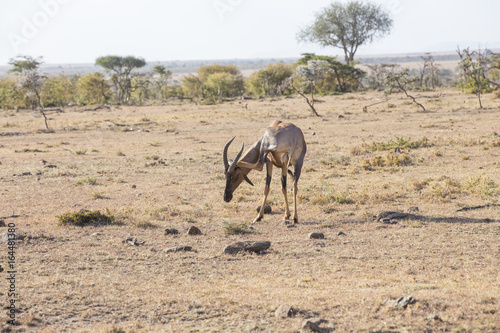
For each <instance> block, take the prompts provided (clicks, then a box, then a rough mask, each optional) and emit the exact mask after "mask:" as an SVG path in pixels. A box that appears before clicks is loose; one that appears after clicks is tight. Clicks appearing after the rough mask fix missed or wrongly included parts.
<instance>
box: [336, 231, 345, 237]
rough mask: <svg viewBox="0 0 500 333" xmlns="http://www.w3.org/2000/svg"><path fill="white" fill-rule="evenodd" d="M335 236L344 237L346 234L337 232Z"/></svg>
mask: <svg viewBox="0 0 500 333" xmlns="http://www.w3.org/2000/svg"><path fill="white" fill-rule="evenodd" d="M337 236H346V234H345V233H344V232H343V231H339V233H338V234H337Z"/></svg>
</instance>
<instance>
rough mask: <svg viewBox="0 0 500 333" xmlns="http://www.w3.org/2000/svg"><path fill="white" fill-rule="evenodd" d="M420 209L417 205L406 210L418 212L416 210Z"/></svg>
mask: <svg viewBox="0 0 500 333" xmlns="http://www.w3.org/2000/svg"><path fill="white" fill-rule="evenodd" d="M418 211H419V209H418V207H417V206H413V207H409V208H408V209H407V210H406V212H407V213H416V212H418Z"/></svg>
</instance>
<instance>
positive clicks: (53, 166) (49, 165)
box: [43, 164, 57, 169]
mask: <svg viewBox="0 0 500 333" xmlns="http://www.w3.org/2000/svg"><path fill="white" fill-rule="evenodd" d="M43 167H44V168H50V169H53V168H57V165H55V164H47V165H44V166H43Z"/></svg>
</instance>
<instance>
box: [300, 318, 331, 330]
mask: <svg viewBox="0 0 500 333" xmlns="http://www.w3.org/2000/svg"><path fill="white" fill-rule="evenodd" d="M326 322H327V321H326V320H324V319H319V318H310V319H306V320H304V322H303V323H302V328H301V330H300V332H303V333H311V332H313V333H322V332H325V331H326V330H324V329H322V328H321V327H319V325H321V324H322V323H326Z"/></svg>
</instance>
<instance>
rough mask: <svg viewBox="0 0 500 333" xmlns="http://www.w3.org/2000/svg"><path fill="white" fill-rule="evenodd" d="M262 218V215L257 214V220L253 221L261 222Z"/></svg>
mask: <svg viewBox="0 0 500 333" xmlns="http://www.w3.org/2000/svg"><path fill="white" fill-rule="evenodd" d="M260 220H262V216H257V217H256V218H255V220H253V222H252V223H256V222H259V221H260Z"/></svg>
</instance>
